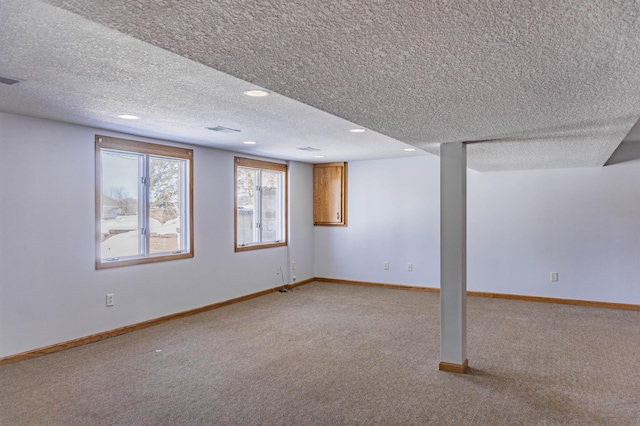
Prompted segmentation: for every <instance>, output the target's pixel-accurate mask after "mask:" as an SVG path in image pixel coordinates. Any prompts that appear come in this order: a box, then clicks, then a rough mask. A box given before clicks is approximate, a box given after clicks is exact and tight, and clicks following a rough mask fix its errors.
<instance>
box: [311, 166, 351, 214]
mask: <svg viewBox="0 0 640 426" xmlns="http://www.w3.org/2000/svg"><path fill="white" fill-rule="evenodd" d="M313 221H314V224H315V225H346V164H345V163H329V164H316V165H315V166H314V168H313Z"/></svg>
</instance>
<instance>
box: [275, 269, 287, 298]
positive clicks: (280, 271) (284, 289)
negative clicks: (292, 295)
mask: <svg viewBox="0 0 640 426" xmlns="http://www.w3.org/2000/svg"><path fill="white" fill-rule="evenodd" d="M276 274H279V275H280V281H281V282H282V288H280V290H278V291H279V292H280V293H286V292H287V291H288V290H287V289H286V287H285V284H284V276H283V275H282V268H281V267H280V265H278V266H277V267H276Z"/></svg>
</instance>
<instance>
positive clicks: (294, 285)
mask: <svg viewBox="0 0 640 426" xmlns="http://www.w3.org/2000/svg"><path fill="white" fill-rule="evenodd" d="M315 280H316V279H315V278H309V279H307V280H302V281H297V282H294V283H291V284H287V285H285V286H284V288H285V289H287V290H291V289H292V288H296V287H300V286H301V285H305V284H309V283H312V282H314V281H315Z"/></svg>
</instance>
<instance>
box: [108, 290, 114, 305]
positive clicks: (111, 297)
mask: <svg viewBox="0 0 640 426" xmlns="http://www.w3.org/2000/svg"><path fill="white" fill-rule="evenodd" d="M107 306H113V293H111V294H107Z"/></svg>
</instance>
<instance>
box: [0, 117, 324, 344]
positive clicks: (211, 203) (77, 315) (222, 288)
mask: <svg viewBox="0 0 640 426" xmlns="http://www.w3.org/2000/svg"><path fill="white" fill-rule="evenodd" d="M0 126H1V127H0V143H1V144H2V145H1V151H0V153H1V157H0V182H1V191H2V192H1V198H0V200H1V202H0V203H1V204H0V206H1V211H0V213H1V214H0V225H1V228H0V232H1V234H0V237H1V250H2V251H1V258H0V278H1V286H0V289H1V290H0V311H1V312H0V326H1V327H0V329H1V330H2V334H0V338H1V340H0V356H7V355H11V354H15V353H20V352H23V351H27V350H31V349H35V348H39V347H43V346H47V345H50V344H55V343H59V342H63V341H66V340H71V339H75V338H79V337H83V336H87V335H90V334H93V333H98V332H101V331H106V330H111V329H114V328H118V327H122V326H125V325H130V324H134V323H137V322H141V321H145V320H149V319H153V318H157V317H161V316H164V315H169V314H172V313H176V312H181V311H185V310H188V309H192V308H197V307H200V306H204V305H208V304H212V303H215V302H219V301H224V300H228V299H231V298H234V297H238V296H242V295H246V294H249V293H254V292H257V291H260V290H264V289H267V288H271V287H275V286H277V285H280V284H281V281H280V280H281V278H280V276H278V275H276V273H275V269H276V266H277V265H280V266H281V267H282V269H283V271H284V272H285V277H286V275H287V272H288V268H287V265H288V262H289V253H288V251H289V248H287V247H278V248H271V249H264V250H253V251H245V252H240V253H235V252H234V249H233V241H234V238H233V232H234V231H233V229H234V225H233V214H234V212H233V205H234V204H233V156H234V154H233V153H230V152H225V151H219V150H214V149H208V148H200V147H194V151H195V152H194V191H195V194H194V220H195V222H194V230H195V239H194V242H195V257H194V258H192V259H185V260H175V261H169V262H162V263H153V264H145V265H136V266H129V267H122V268H113V269H103V270H99V271H96V270H95V266H94V263H95V260H94V259H95V254H94V250H95V249H94V247H95V246H94V244H95V242H94V239H95V229H94V228H95V224H94V217H95V212H94V209H95V184H94V182H95V170H94V164H95V160H94V155H95V154H94V136H95V134H96V133H98V134H105V135H113V136H122V137H126V138H130V139H134V140H142V141H144V140H149V139H146V138H140V137H133V136H127V135H121V134H117V133H113V132H108V131H102V130H96V129H92V128H86V127H80V126H74V125H69V124H63V123H56V122H52V121H47V120H40V119H34V118H28V117H23V116H18V115H11V114H4V113H0ZM149 141H152V142H158V141H153V140H149ZM290 179H291V184H292V187H291V191H292V198H293V197H295V200H296V202H295V203H292V205H291V209H290V214H291V219H290V229H291V231H290V235H289V237H290V243H291V247H296V251H295V252H296V258H295V261H296V266H297V268H296V271H295V272H296V276H297V278H298V280H299V281H300V280H303V279H307V278H311V277H312V276H313V262H314V260H313V249H312V248H311V249H307V248H304V247H305V244H307V240H308V238H309V235H313V217H312V214H311V213H310V212H311V206H312V203H313V199H312V194H311V192H310V191H308V190H306V191H305V190H304V187H305V185H308V186H307V188H311V184H310V183H309V182H311V179H312V169H311V167H310V166H309V165H305V164H297V163H292V164H291V173H290ZM299 247H303V248H302V249H298V248H299ZM107 293H114V295H115V306H113V307H111V308H107V307H106V306H105V295H106V294H107Z"/></svg>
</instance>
